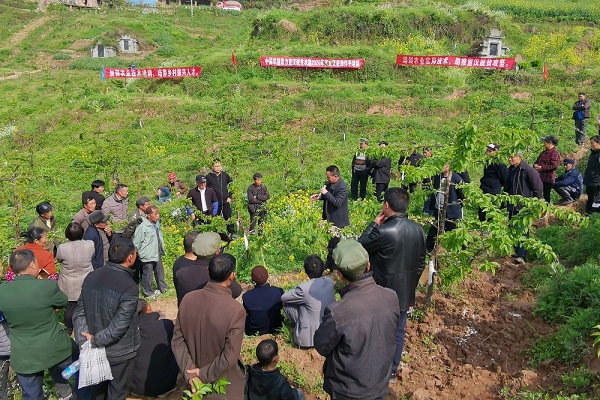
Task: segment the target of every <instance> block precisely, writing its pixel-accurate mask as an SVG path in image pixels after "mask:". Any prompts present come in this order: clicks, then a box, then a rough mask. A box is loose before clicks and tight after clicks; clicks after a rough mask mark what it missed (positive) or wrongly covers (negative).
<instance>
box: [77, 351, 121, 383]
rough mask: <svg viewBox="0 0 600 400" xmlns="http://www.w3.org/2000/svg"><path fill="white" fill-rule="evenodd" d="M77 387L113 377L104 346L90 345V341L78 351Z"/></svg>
mask: <svg viewBox="0 0 600 400" xmlns="http://www.w3.org/2000/svg"><path fill="white" fill-rule="evenodd" d="M79 363H80V367H79V388H80V389H81V388H82V387H86V386H92V385H96V384H98V383H100V382H104V381H109V380H111V379H112V378H113V376H112V371H111V370H110V364H109V363H108V359H107V358H106V349H105V348H104V347H92V344H91V343H90V341H89V340H88V341H86V342H85V343H84V344H83V345H82V346H81V351H80V352H79Z"/></svg>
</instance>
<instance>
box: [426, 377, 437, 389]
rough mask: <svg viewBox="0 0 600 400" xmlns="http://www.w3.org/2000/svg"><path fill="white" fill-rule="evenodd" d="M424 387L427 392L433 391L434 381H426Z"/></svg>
mask: <svg viewBox="0 0 600 400" xmlns="http://www.w3.org/2000/svg"><path fill="white" fill-rule="evenodd" d="M425 387H426V388H427V389H428V390H434V389H435V381H434V380H433V379H428V380H427V381H426V382H425Z"/></svg>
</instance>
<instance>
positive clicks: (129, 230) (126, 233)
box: [122, 217, 142, 239]
mask: <svg viewBox="0 0 600 400" xmlns="http://www.w3.org/2000/svg"><path fill="white" fill-rule="evenodd" d="M141 223H142V218H141V217H139V218H135V219H133V220H131V221H130V222H129V223H128V224H127V226H126V227H125V229H124V230H123V233H122V236H123V237H124V238H129V239H131V238H132V237H133V234H134V233H135V230H136V229H137V227H138V225H139V224H141Z"/></svg>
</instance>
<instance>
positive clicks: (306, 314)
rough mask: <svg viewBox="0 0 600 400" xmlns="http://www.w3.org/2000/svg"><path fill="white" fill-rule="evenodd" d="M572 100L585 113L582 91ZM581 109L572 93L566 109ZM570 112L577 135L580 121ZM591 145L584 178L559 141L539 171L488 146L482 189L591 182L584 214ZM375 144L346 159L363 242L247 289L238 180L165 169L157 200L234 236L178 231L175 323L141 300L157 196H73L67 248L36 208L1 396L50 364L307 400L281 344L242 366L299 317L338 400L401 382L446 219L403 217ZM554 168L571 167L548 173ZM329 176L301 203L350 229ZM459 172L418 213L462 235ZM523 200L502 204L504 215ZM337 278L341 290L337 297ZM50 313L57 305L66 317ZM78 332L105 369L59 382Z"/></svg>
mask: <svg viewBox="0 0 600 400" xmlns="http://www.w3.org/2000/svg"><path fill="white" fill-rule="evenodd" d="M581 102H583V105H581V107H585V104H586V103H585V96H584V95H583V99H581V95H580V99H579V103H581ZM588 103H589V101H588ZM577 107H580V105H578V103H576V105H575V106H574V110H576V111H577V110H579V109H578V108H577ZM588 109H589V107H588ZM583 115H584V116H585V115H586V113H585V108H584V109H583ZM577 116H580V115H579V114H577ZM574 118H575V116H574ZM583 119H584V120H585V118H583ZM575 120H576V124H579V125H577V126H579V128H577V129H579V131H578V132H579V134H580V135H581V134H582V132H581V130H582V129H584V130H585V126H583V125H581V124H580V123H579V122H577V121H578V119H575ZM582 127H583V128H582ZM577 138H578V140H579V138H580V137H579V136H578V137H577ZM590 144H591V155H590V159H589V161H588V164H587V168H586V170H585V173H584V175H583V176H582V174H581V173H580V172H579V171H578V169H577V168H576V167H575V160H574V159H573V158H565V159H561V156H560V154H559V153H558V151H557V150H556V146H557V145H558V139H557V138H556V137H554V136H546V137H544V138H543V146H544V150H543V151H542V152H541V153H540V155H539V156H538V157H537V159H536V161H535V163H533V165H529V164H528V163H527V162H526V161H525V160H524V154H523V152H522V151H516V152H513V153H512V154H511V155H510V157H509V160H508V163H509V165H506V164H505V163H503V162H502V160H500V159H499V157H498V154H499V151H500V146H499V145H498V144H496V143H490V144H488V145H487V146H486V149H485V152H486V154H487V155H488V156H489V162H488V163H486V165H485V167H484V170H483V176H482V178H481V180H480V187H481V189H482V191H483V193H486V194H490V195H497V194H500V193H503V192H504V193H507V194H509V195H520V196H523V197H535V198H540V199H541V198H543V199H545V201H547V202H550V198H551V193H552V190H555V191H556V193H557V194H558V195H559V196H560V198H561V200H560V201H559V204H561V205H567V204H570V203H572V202H574V201H576V200H577V199H579V198H580V196H581V195H582V192H583V189H584V186H585V188H586V189H587V193H588V200H587V203H586V212H588V213H591V212H597V211H600V199H599V197H600V135H598V136H593V137H592V138H591V139H590ZM368 146H369V140H368V139H365V138H363V139H360V141H359V148H358V150H357V151H356V153H355V154H354V157H353V159H352V164H351V167H352V180H351V189H350V198H352V199H359V198H364V197H366V186H367V183H368V179H369V177H370V178H372V181H373V184H374V185H375V189H376V190H375V196H376V198H377V200H379V201H380V202H381V212H380V213H379V214H378V215H377V216H376V217H375V218H374V220H373V222H372V223H371V224H369V225H368V226H367V227H366V228H365V230H364V232H363V233H362V234H361V235H360V236H359V237H358V238H357V240H354V239H344V240H340V238H334V239H333V240H332V241H330V245H329V246H328V257H327V260H326V261H324V260H323V259H321V258H320V257H319V256H318V255H315V254H313V255H310V256H307V257H306V258H305V259H304V272H305V274H306V276H307V280H306V281H305V282H302V283H300V284H299V285H298V286H297V287H295V288H293V289H291V290H288V291H284V290H283V289H281V288H279V287H275V286H271V285H270V284H269V273H268V271H267V269H266V268H265V267H264V266H256V267H254V268H253V269H252V271H251V278H252V281H253V283H254V287H253V288H252V289H250V290H248V291H246V292H245V293H243V290H242V287H241V286H240V284H239V283H238V282H237V281H236V264H237V261H236V259H235V257H234V256H232V255H231V254H228V253H226V252H225V251H224V249H225V248H224V247H223V243H227V242H228V241H230V240H231V239H232V238H235V237H236V232H235V225H234V224H233V223H232V222H231V216H232V210H231V201H232V198H231V193H230V191H229V185H230V184H231V182H232V179H231V177H230V176H229V175H228V174H227V173H226V172H225V171H223V169H222V165H221V163H220V161H219V160H215V161H214V162H213V164H212V171H211V172H210V173H208V174H199V175H197V176H196V179H195V180H196V186H195V187H193V188H191V189H188V187H187V186H186V185H185V183H183V182H182V181H181V180H179V179H177V176H176V175H175V173H170V174H169V175H168V182H167V184H165V185H163V186H160V187H159V188H158V190H157V192H156V201H158V202H165V201H168V200H169V199H170V198H171V197H174V196H176V197H184V196H185V197H187V198H188V199H189V200H190V201H191V203H192V205H193V207H195V208H196V210H195V211H194V210H191V209H190V210H189V211H188V213H189V214H190V218H191V219H192V220H193V223H194V224H201V223H206V221H207V217H210V216H216V215H221V216H223V218H224V219H225V221H226V223H227V233H221V234H219V233H215V232H204V233H200V232H197V231H192V232H188V233H187V234H186V235H185V237H184V238H183V247H184V252H185V254H183V255H181V257H179V258H178V259H177V260H176V261H175V263H174V265H173V267H172V271H173V286H174V289H175V292H176V294H177V306H178V313H177V318H176V320H175V323H173V322H172V321H170V320H165V319H160V318H159V315H158V313H155V312H153V310H152V307H151V305H150V304H149V303H148V302H147V301H146V300H145V299H144V298H146V299H156V297H157V296H160V295H161V294H163V293H165V292H166V291H167V290H168V289H169V285H168V284H167V282H166V281H165V274H164V266H163V263H162V258H163V256H164V255H165V245H164V237H163V233H162V229H161V226H160V211H159V208H158V207H156V206H154V205H152V204H151V203H152V201H151V199H150V198H148V197H145V196H142V197H139V198H138V199H137V201H136V202H135V210H134V211H133V212H132V213H131V214H130V213H129V193H128V187H127V185H124V184H122V183H119V184H117V185H116V187H115V190H114V192H113V193H112V194H110V195H109V196H108V197H105V196H104V194H103V192H104V188H105V183H104V182H103V181H100V180H96V181H94V182H92V185H91V190H90V191H86V192H84V193H83V194H82V208H81V209H80V210H79V211H78V212H77V213H76V214H75V215H74V216H73V218H72V221H71V223H69V224H68V226H67V228H66V230H65V237H66V238H67V239H68V242H66V243H59V242H58V241H56V240H49V238H48V235H49V233H50V232H52V231H54V230H55V229H56V226H57V222H56V218H55V216H54V215H53V206H52V205H51V204H50V203H49V202H42V203H39V204H38V205H37V207H36V212H37V214H38V216H37V217H36V218H35V219H34V220H33V221H32V223H31V224H30V226H29V229H28V230H27V232H26V235H25V239H26V243H25V244H24V245H23V246H21V247H18V248H17V249H15V251H14V252H13V254H12V255H11V258H10V262H9V266H8V268H7V271H6V280H7V281H8V283H6V284H3V285H2V290H0V311H1V313H0V359H1V360H2V366H1V368H0V399H3V398H6V388H7V381H8V370H9V368H8V366H9V365H10V366H11V367H12V369H13V370H14V371H15V372H16V375H17V380H18V382H19V384H20V387H21V392H22V398H23V399H42V398H43V396H44V395H43V389H42V385H43V380H44V371H46V370H47V371H48V372H49V374H50V376H51V377H52V379H53V381H54V383H55V386H56V390H57V392H58V395H59V397H60V398H62V399H68V398H72V399H75V398H81V399H88V398H89V399H91V398H94V399H102V398H108V399H124V398H126V397H127V395H128V394H129V393H134V394H136V395H140V396H159V395H163V394H165V393H168V392H170V391H172V390H174V389H175V387H176V381H177V377H178V376H179V374H181V375H183V377H184V378H185V382H186V385H187V386H188V388H189V389H191V390H192V391H194V390H195V388H196V387H197V384H198V383H213V382H216V381H217V380H219V379H220V378H223V377H224V378H226V379H227V381H228V382H230V385H229V386H227V395H226V398H229V399H243V398H249V399H303V398H304V397H305V396H304V393H302V391H301V390H298V389H294V388H293V387H292V386H291V385H290V383H289V382H288V381H287V380H286V379H285V377H283V375H281V373H280V372H279V370H278V368H277V364H278V362H279V354H278V346H277V342H275V341H274V340H271V339H267V340H263V341H261V342H260V343H259V345H258V347H257V348H256V360H257V362H256V363H251V364H250V365H245V364H244V362H243V361H242V359H241V349H242V343H243V340H244V335H247V336H256V335H267V334H277V333H278V332H279V331H280V329H281V328H282V326H283V323H284V317H286V318H287V319H288V320H289V321H290V323H291V324H292V325H293V334H292V338H293V341H294V343H295V344H296V345H297V346H298V347H299V348H301V349H311V348H314V349H315V350H316V351H317V352H318V353H320V354H321V355H322V356H324V357H325V362H324V366H323V375H324V383H323V388H324V390H325V391H326V392H327V393H328V394H329V395H330V396H331V397H332V398H335V399H346V398H347V399H350V398H364V399H383V398H385V396H386V394H387V391H388V383H389V382H393V381H395V379H396V376H397V373H398V372H399V369H400V367H401V357H402V352H403V349H404V336H405V327H406V321H407V315H408V311H409V309H410V308H411V307H412V306H414V304H415V290H416V286H417V282H418V280H419V277H420V276H421V274H422V272H423V270H424V268H425V262H426V261H425V260H426V255H427V253H428V252H431V251H432V250H433V247H434V243H435V238H436V236H437V229H438V227H439V225H434V226H431V227H429V230H428V233H427V235H426V234H425V232H424V230H423V228H422V227H421V226H420V225H419V224H417V223H415V222H414V221H411V220H410V219H409V218H408V217H407V214H406V212H407V209H408V207H409V202H410V193H412V192H414V191H415V190H416V184H413V183H411V184H408V185H406V187H405V188H404V187H392V188H390V187H389V184H390V180H391V165H392V162H391V159H390V158H389V157H387V156H386V155H385V154H386V153H385V149H386V147H387V146H388V143H387V142H385V141H380V142H379V143H378V147H379V148H380V150H382V151H381V152H379V153H378V154H379V156H373V155H369V152H368ZM431 156H432V152H431V150H430V149H429V148H424V149H423V154H420V153H418V152H417V150H414V151H413V152H412V153H411V154H410V155H409V156H406V157H402V158H401V159H400V160H399V162H398V165H399V167H401V166H402V165H411V166H413V167H417V168H418V167H419V166H420V165H421V163H422V162H423V160H426V159H427V158H430V157H431ZM561 163H562V165H563V166H564V173H563V174H562V175H561V176H559V177H557V176H556V171H557V170H558V168H559V166H560V165H561ZM325 176H326V179H327V183H326V184H325V185H324V186H323V187H322V188H321V189H320V191H319V193H316V194H314V195H312V196H310V200H311V201H322V202H323V205H322V207H323V211H322V218H323V219H324V220H327V221H328V222H330V223H331V224H332V225H334V226H335V227H337V228H344V227H346V226H348V225H350V217H349V212H348V201H349V193H348V187H347V185H346V183H345V181H344V180H343V179H342V177H341V172H340V169H339V168H338V167H337V166H336V165H330V166H328V167H327V168H326V170H325ZM252 178H253V183H252V184H251V185H250V186H249V187H248V190H247V194H248V198H247V200H248V212H249V214H250V219H251V225H250V229H249V233H250V234H262V224H263V223H264V220H265V217H266V207H265V205H266V203H267V202H268V200H269V199H270V194H269V191H268V189H267V187H266V186H265V184H264V183H263V182H262V175H261V174H260V173H256V174H254V175H253V177H252ZM465 182H466V183H468V182H470V177H469V174H468V173H467V172H466V171H463V172H460V173H457V172H455V171H452V170H451V168H450V165H449V163H446V164H445V165H444V167H443V170H442V171H440V173H439V174H437V175H435V176H432V177H430V178H428V179H426V180H425V181H424V182H423V183H424V184H426V185H429V186H430V187H431V189H432V191H433V193H432V194H431V195H430V196H429V198H428V199H427V201H426V202H425V205H424V211H425V212H428V213H431V214H432V215H434V216H436V217H437V216H439V215H440V213H441V211H442V210H445V212H446V217H445V220H444V221H442V223H443V224H444V230H445V231H449V230H452V229H455V228H456V226H457V223H458V221H459V220H460V219H462V218H463V200H464V194H463V191H462V188H461V186H462V184H463V183H465ZM445 203H447V204H445ZM521 207H522V206H521V204H510V205H509V206H508V215H509V218H512V217H514V216H515V215H517V213H519V211H520V210H521ZM479 218H480V220H481V221H485V220H486V218H487V215H486V211H485V210H482V209H481V210H479ZM523 234H524V235H527V232H523ZM515 254H516V257H515V262H516V263H523V262H525V259H526V257H527V252H526V250H525V249H523V248H519V247H517V248H515ZM57 262H58V263H61V269H60V271H57V267H56V263H57ZM333 270H335V271H333ZM334 280H338V281H339V282H341V283H342V284H343V286H344V287H343V289H341V290H340V294H341V300H339V301H336V296H335V288H334V286H335V285H334ZM153 287H155V289H153ZM140 292H141V294H142V298H140ZM240 296H241V301H238V300H237V299H239V298H240ZM217 305H218V306H217ZM57 309H64V321H63V323H64V327H63V325H61V324H60V322H59V320H58V317H57V313H56V310H57ZM86 342H89V343H90V344H91V346H92V347H96V348H104V349H105V351H106V358H107V361H108V364H109V365H110V369H111V372H112V376H113V379H111V380H105V381H104V382H101V383H100V384H95V385H90V386H84V387H82V388H79V387H78V385H77V381H78V374H77V373H75V374H74V378H73V379H67V378H65V377H63V376H62V375H61V372H62V371H63V370H65V369H66V368H67V367H69V366H70V365H72V364H73V363H74V361H75V360H77V359H78V357H79V349H80V347H81V346H82V345H83V344H84V343H86ZM207 398H210V397H207Z"/></svg>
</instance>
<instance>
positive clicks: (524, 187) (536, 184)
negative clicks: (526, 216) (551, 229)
mask: <svg viewBox="0 0 600 400" xmlns="http://www.w3.org/2000/svg"><path fill="white" fill-rule="evenodd" d="M508 161H509V163H510V167H508V177H507V179H506V184H505V185H504V191H505V192H506V193H507V194H510V195H519V196H523V197H528V198H532V197H536V198H538V199H541V198H542V194H543V190H544V185H543V183H542V180H541V179H540V174H539V173H538V172H537V171H536V170H535V169H534V168H533V167H532V166H531V165H529V164H528V163H527V162H526V161H525V160H523V151H517V152H513V153H512V154H511V155H510V158H509V159H508ZM521 208H522V205H520V204H517V205H513V204H509V205H508V219H511V218H512V217H514V216H515V215H517V214H518V213H519V211H521ZM527 234H528V233H527V232H526V233H525V235H527ZM515 253H516V256H517V257H516V258H515V260H514V261H515V263H517V264H523V263H524V262H525V258H526V257H527V251H526V250H525V249H524V248H523V247H521V246H516V247H515Z"/></svg>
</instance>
